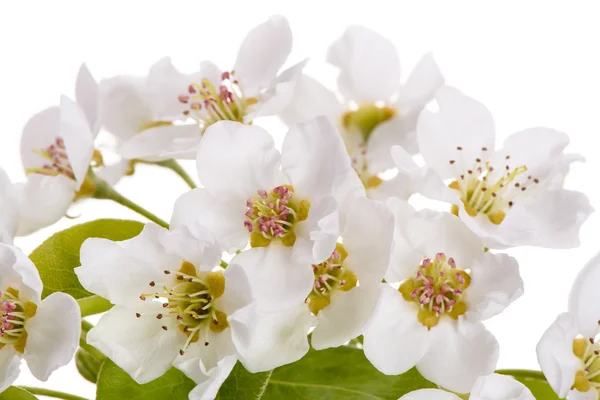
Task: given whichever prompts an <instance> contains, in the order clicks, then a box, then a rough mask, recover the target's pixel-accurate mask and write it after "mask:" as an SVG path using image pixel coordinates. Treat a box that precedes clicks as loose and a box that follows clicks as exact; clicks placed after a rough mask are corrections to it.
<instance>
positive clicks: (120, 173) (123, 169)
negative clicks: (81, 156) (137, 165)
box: [94, 159, 130, 186]
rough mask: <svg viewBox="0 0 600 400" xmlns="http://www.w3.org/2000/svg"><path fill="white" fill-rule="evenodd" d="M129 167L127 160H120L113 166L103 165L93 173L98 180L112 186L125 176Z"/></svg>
mask: <svg viewBox="0 0 600 400" xmlns="http://www.w3.org/2000/svg"><path fill="white" fill-rule="evenodd" d="M129 167H130V164H129V160H125V159H121V160H119V161H118V162H116V163H114V164H109V165H104V166H103V167H102V168H100V169H99V170H97V171H94V173H95V174H96V176H97V177H98V178H100V179H102V180H103V181H106V183H108V184H109V185H111V186H114V185H116V184H117V182H119V181H120V180H121V178H123V177H124V176H125V175H126V174H127V172H128V171H129Z"/></svg>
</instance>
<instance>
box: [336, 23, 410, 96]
mask: <svg viewBox="0 0 600 400" xmlns="http://www.w3.org/2000/svg"><path fill="white" fill-rule="evenodd" d="M327 61H329V62H330V63H331V64H333V65H335V66H336V67H338V68H339V69H340V74H339V77H338V86H339V88H340V92H342V94H343V95H344V97H346V98H347V99H349V100H355V101H357V102H360V103H363V102H375V101H378V100H380V101H383V100H387V99H388V98H389V97H391V96H392V95H393V94H395V93H396V92H397V90H398V87H399V85H400V59H399V58H398V52H397V51H396V48H395V47H394V45H393V44H392V42H390V41H389V40H388V39H386V38H384V37H383V36H381V35H379V34H378V33H376V32H374V31H372V30H370V29H368V28H365V27H362V26H350V27H348V28H347V29H346V31H345V32H344V34H343V35H342V36H341V37H340V38H339V39H337V40H336V41H335V42H334V43H333V44H332V45H331V47H330V48H329V50H328V52H327Z"/></svg>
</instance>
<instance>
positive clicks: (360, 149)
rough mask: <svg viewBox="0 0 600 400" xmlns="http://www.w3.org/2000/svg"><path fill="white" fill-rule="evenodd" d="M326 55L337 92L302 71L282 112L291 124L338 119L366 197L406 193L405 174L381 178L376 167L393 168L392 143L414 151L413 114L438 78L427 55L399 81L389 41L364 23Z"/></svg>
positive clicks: (426, 99)
mask: <svg viewBox="0 0 600 400" xmlns="http://www.w3.org/2000/svg"><path fill="white" fill-rule="evenodd" d="M327 60H328V61H329V62H330V63H331V64H332V65H334V66H335V67H337V68H338V69H339V76H338V82H337V83H338V90H337V91H338V93H332V92H331V91H329V90H328V89H326V88H325V87H324V86H322V85H321V84H320V83H318V82H317V81H315V80H314V79H312V78H310V77H308V76H302V77H301V79H300V81H299V83H298V85H297V88H296V91H295V92H294V96H293V98H292V102H291V103H290V105H289V107H287V108H286V110H284V112H283V113H282V118H283V119H284V121H286V122H287V123H288V124H290V125H291V124H294V123H297V122H303V121H306V120H307V119H310V118H313V117H315V116H317V115H327V116H328V117H330V118H331V120H332V121H335V122H337V123H338V124H339V125H340V132H341V133H342V136H343V138H344V142H345V143H346V146H347V149H348V153H349V154H350V156H351V158H352V164H353V167H354V168H355V169H356V171H357V173H358V174H359V176H360V178H361V180H362V181H363V184H364V185H365V187H366V188H367V194H368V195H369V197H371V198H374V199H379V200H385V199H387V198H388V197H390V196H392V195H394V196H401V197H404V198H407V197H408V196H409V195H410V194H411V188H410V185H409V183H408V182H407V180H406V179H405V177H403V176H402V175H399V176H397V177H396V178H394V179H391V180H382V178H381V173H382V172H384V171H386V170H388V169H391V168H394V163H393V162H392V159H391V157H390V148H391V147H392V146H394V145H401V146H402V147H404V148H405V149H406V150H407V151H408V152H409V153H411V154H414V153H416V152H417V151H418V148H417V140H416V135H415V128H416V122H417V116H418V115H419V113H420V112H421V110H422V109H423V107H424V106H425V104H427V103H428V102H429V101H430V100H431V99H432V98H433V93H434V92H435V91H436V90H437V89H438V88H439V87H441V86H442V85H443V83H444V78H443V77H442V75H441V73H440V71H439V69H438V66H437V65H436V63H435V61H434V59H433V57H432V56H431V54H427V55H425V56H424V57H423V58H422V59H421V60H420V61H419V62H418V64H417V65H416V66H415V68H414V70H413V71H412V73H411V74H410V76H409V77H408V79H407V81H406V82H405V83H404V84H401V83H400V77H401V74H400V72H401V71H400V60H399V58H398V53H397V51H396V49H395V48H394V45H393V44H392V43H391V42H390V41H389V40H388V39H386V38H384V37H382V36H381V35H379V34H377V33H376V32H373V31H372V30H370V29H367V28H365V27H362V26H351V27H349V28H348V29H346V31H345V32H344V34H343V35H342V36H341V37H340V38H339V39H337V40H336V41H335V42H334V43H333V44H332V45H331V47H330V48H329V51H328V54H327ZM340 98H341V101H340Z"/></svg>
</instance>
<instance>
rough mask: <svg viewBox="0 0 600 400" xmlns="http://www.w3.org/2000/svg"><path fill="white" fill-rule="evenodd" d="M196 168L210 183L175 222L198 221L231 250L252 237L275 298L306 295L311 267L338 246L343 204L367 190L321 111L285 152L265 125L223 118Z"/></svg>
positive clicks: (193, 194) (189, 197)
mask: <svg viewBox="0 0 600 400" xmlns="http://www.w3.org/2000/svg"><path fill="white" fill-rule="evenodd" d="M197 167H198V176H199V178H200V182H201V183H202V184H203V185H204V188H202V189H195V190H192V191H190V192H188V193H186V194H184V195H183V196H182V197H180V198H179V199H178V201H177V203H176V205H175V211H174V214H173V217H172V219H171V226H173V227H177V226H181V225H185V224H187V223H188V222H189V221H196V220H197V221H201V223H202V224H204V225H205V226H208V227H209V228H210V229H211V231H212V232H214V233H215V234H216V236H217V238H218V240H219V242H220V243H221V245H222V247H223V248H225V249H227V250H228V251H230V252H234V251H236V250H238V249H244V248H245V247H246V246H247V245H248V243H250V245H251V246H252V247H254V248H261V249H260V251H258V252H255V253H257V254H258V255H257V256H256V258H257V261H256V262H257V263H260V265H261V267H262V268H263V270H262V273H261V276H264V277H268V278H266V279H268V281H269V284H268V286H269V287H268V288H266V290H267V291H268V293H270V295H271V296H272V297H271V300H272V302H271V304H273V306H277V305H282V306H283V304H282V303H281V301H283V299H286V300H289V303H287V304H286V306H287V305H293V304H297V303H298V302H299V301H304V299H305V298H306V294H307V293H308V292H310V290H311V288H312V282H313V274H312V272H311V271H310V268H307V267H308V266H310V265H312V264H318V263H321V262H324V261H325V260H327V259H328V258H329V257H330V256H331V253H332V252H333V250H334V248H335V244H336V241H337V239H338V237H339V215H338V209H339V207H340V206H343V200H345V199H346V198H350V197H351V195H352V194H355V195H356V194H361V193H362V194H363V195H364V190H363V188H362V185H361V184H360V181H359V180H358V177H357V176H356V173H355V172H354V171H353V170H352V168H351V167H350V160H349V159H348V155H347V154H346V152H345V149H344V145H343V143H342V140H341V139H340V137H339V134H338V133H337V131H336V130H335V128H334V127H333V125H332V124H331V122H329V121H328V120H327V119H326V118H325V117H319V118H316V119H314V120H312V121H310V122H307V123H304V124H299V125H297V126H295V127H293V128H292V129H290V131H289V132H288V134H287V136H286V138H285V140H284V142H283V149H282V152H281V154H280V153H279V152H278V151H277V150H276V149H275V147H274V143H273V138H272V137H271V136H270V135H269V134H268V133H267V132H266V131H264V130H263V129H261V128H259V127H256V126H249V125H243V124H240V123H237V122H229V121H223V122H219V123H217V124H214V125H212V126H211V127H209V128H208V129H207V131H206V133H205V134H204V138H203V140H202V142H201V143H200V147H199V150H198V159H197ZM290 260H292V261H291V262H290ZM282 263H283V264H286V265H290V267H289V268H281V264H282ZM292 265H298V266H299V267H298V268H293V267H291V266H292ZM265 283H266V282H265ZM262 295H267V293H262Z"/></svg>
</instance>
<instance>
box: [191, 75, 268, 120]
mask: <svg viewBox="0 0 600 400" xmlns="http://www.w3.org/2000/svg"><path fill="white" fill-rule="evenodd" d="M179 102H181V103H182V104H185V105H187V107H188V108H187V109H186V110H184V111H183V114H184V115H186V116H189V117H190V118H193V119H195V120H196V121H197V122H198V123H199V124H200V125H201V128H203V129H205V128H206V127H208V126H209V125H211V124H213V123H215V122H217V121H237V122H244V116H245V115H246V114H247V113H248V108H249V107H250V106H251V105H253V104H256V102H257V99H256V98H254V97H245V96H244V93H243V90H242V87H241V85H240V82H239V81H238V80H237V79H236V78H235V74H234V72H233V71H231V72H227V71H226V72H223V73H222V74H221V82H220V83H219V86H218V87H215V86H214V85H213V84H212V83H211V82H210V81H209V80H208V79H202V80H201V81H200V82H199V83H192V84H191V85H189V86H188V93H187V94H182V95H180V96H179Z"/></svg>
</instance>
